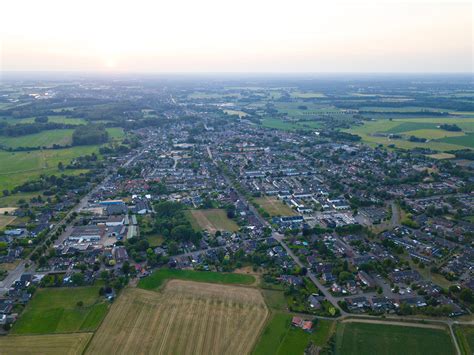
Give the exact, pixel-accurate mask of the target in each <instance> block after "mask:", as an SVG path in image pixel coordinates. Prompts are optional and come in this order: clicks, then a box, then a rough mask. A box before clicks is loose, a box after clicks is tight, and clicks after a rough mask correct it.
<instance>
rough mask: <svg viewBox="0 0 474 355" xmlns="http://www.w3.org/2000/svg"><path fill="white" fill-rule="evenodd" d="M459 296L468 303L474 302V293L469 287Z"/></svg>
mask: <svg viewBox="0 0 474 355" xmlns="http://www.w3.org/2000/svg"><path fill="white" fill-rule="evenodd" d="M459 298H460V299H461V300H463V301H464V302H466V303H473V302H474V294H473V293H472V291H471V290H470V289H468V288H465V289H463V290H462V291H461V293H460V294H459Z"/></svg>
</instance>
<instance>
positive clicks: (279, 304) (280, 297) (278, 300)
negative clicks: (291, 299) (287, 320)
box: [262, 289, 288, 311]
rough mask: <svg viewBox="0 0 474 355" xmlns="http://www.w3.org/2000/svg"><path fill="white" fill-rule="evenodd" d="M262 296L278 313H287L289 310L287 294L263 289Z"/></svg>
mask: <svg viewBox="0 0 474 355" xmlns="http://www.w3.org/2000/svg"><path fill="white" fill-rule="evenodd" d="M262 294H263V298H264V299H265V302H266V304H267V306H268V307H269V308H270V309H273V310H277V311H286V310H287V309H288V305H287V302H286V298H285V293H284V292H283V291H279V290H269V289H263V290H262Z"/></svg>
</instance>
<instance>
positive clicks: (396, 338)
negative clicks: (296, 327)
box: [336, 322, 455, 355]
mask: <svg viewBox="0 0 474 355" xmlns="http://www.w3.org/2000/svg"><path fill="white" fill-rule="evenodd" d="M336 334H337V336H336V354H344V355H346V354H347V355H352V354H354V355H359V354H360V355H361V354H394V355H395V354H407V355H412V354H413V355H415V354H419V355H424V354H430V355H436V354H439V355H448V354H454V353H455V351H454V347H453V344H452V341H451V337H450V335H449V334H448V332H447V331H445V330H441V329H429V328H419V327H409V326H406V327H405V326H398V325H385V324H368V323H352V322H351V323H339V324H338V327H337V333H336Z"/></svg>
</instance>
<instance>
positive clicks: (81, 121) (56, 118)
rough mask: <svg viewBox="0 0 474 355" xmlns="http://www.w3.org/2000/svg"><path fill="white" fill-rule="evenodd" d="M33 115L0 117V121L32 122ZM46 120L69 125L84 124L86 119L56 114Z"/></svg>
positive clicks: (33, 119) (14, 122) (11, 122)
mask: <svg viewBox="0 0 474 355" xmlns="http://www.w3.org/2000/svg"><path fill="white" fill-rule="evenodd" d="M34 121H35V117H27V118H6V119H5V118H0V122H8V124H23V123H33V122H34ZM48 122H51V123H66V124H71V125H79V124H86V123H87V121H86V120H85V119H83V118H71V117H66V116H62V115H58V116H48Z"/></svg>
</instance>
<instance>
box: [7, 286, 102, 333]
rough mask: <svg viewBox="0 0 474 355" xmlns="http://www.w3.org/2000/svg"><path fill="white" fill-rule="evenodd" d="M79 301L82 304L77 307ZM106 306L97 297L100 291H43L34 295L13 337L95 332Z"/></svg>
mask: <svg viewBox="0 0 474 355" xmlns="http://www.w3.org/2000/svg"><path fill="white" fill-rule="evenodd" d="M79 301H82V302H83V305H82V306H78V305H77V303H78V302H79ZM107 309H108V305H107V304H106V303H104V302H103V300H102V299H101V298H100V296H99V287H98V286H91V287H75V288H46V289H39V290H37V291H36V293H35V295H34V296H33V298H32V300H31V301H30V302H29V303H28V305H27V306H26V308H25V310H24V312H23V314H22V315H21V317H20V318H19V319H18V321H17V322H16V323H15V324H14V326H13V328H12V331H11V333H12V334H50V333H64V332H77V331H94V330H95V329H96V328H97V327H98V325H99V324H100V322H101V321H102V319H103V318H104V316H105V314H106V313H107Z"/></svg>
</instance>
